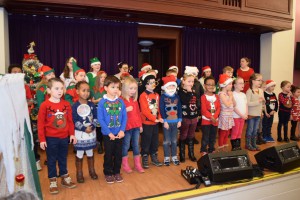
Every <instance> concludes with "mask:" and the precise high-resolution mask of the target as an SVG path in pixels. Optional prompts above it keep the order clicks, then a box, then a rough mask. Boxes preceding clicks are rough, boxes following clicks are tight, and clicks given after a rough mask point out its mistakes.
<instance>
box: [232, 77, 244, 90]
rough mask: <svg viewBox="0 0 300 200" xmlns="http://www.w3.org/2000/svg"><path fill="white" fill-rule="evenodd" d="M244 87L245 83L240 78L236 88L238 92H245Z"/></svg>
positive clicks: (235, 85) (236, 82)
mask: <svg viewBox="0 0 300 200" xmlns="http://www.w3.org/2000/svg"><path fill="white" fill-rule="evenodd" d="M244 86H245V83H244V80H243V79H240V78H239V79H237V80H236V81H235V84H234V88H235V90H236V91H242V90H244Z"/></svg>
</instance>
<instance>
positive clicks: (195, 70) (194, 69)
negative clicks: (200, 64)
mask: <svg viewBox="0 0 300 200" xmlns="http://www.w3.org/2000/svg"><path fill="white" fill-rule="evenodd" d="M184 73H185V74H197V75H198V73H199V70H198V68H197V67H196V66H185V70H184Z"/></svg>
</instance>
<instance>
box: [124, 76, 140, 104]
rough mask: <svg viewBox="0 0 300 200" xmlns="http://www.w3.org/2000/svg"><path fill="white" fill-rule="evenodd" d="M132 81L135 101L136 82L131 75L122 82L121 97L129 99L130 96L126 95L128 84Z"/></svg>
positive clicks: (136, 94)
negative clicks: (134, 89) (134, 87)
mask: <svg viewBox="0 0 300 200" xmlns="http://www.w3.org/2000/svg"><path fill="white" fill-rule="evenodd" d="M133 83H134V84H136V93H135V94H134V95H133V100H134V101H136V100H137V96H138V83H137V82H136V80H135V79H134V78H132V77H127V78H125V79H124V81H123V83H122V97H123V98H124V99H126V100H127V101H129V98H130V96H129V95H128V90H129V86H130V85H131V84H133Z"/></svg>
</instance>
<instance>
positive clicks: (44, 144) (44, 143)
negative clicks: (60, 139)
mask: <svg viewBox="0 0 300 200" xmlns="http://www.w3.org/2000/svg"><path fill="white" fill-rule="evenodd" d="M40 147H41V149H43V150H45V149H46V147H47V143H46V142H41V143H40Z"/></svg>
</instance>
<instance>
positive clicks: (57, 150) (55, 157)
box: [46, 137, 69, 178]
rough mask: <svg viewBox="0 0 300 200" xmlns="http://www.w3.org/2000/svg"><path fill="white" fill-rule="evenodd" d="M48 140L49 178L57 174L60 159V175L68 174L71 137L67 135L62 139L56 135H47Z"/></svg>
mask: <svg viewBox="0 0 300 200" xmlns="http://www.w3.org/2000/svg"><path fill="white" fill-rule="evenodd" d="M46 142H47V148H46V154H47V167H48V178H54V177H56V176H57V171H56V161H58V167H59V176H62V175H65V174H67V173H68V170H67V155H68V145H69V138H68V137H67V138H63V139H61V138H55V137H46Z"/></svg>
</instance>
